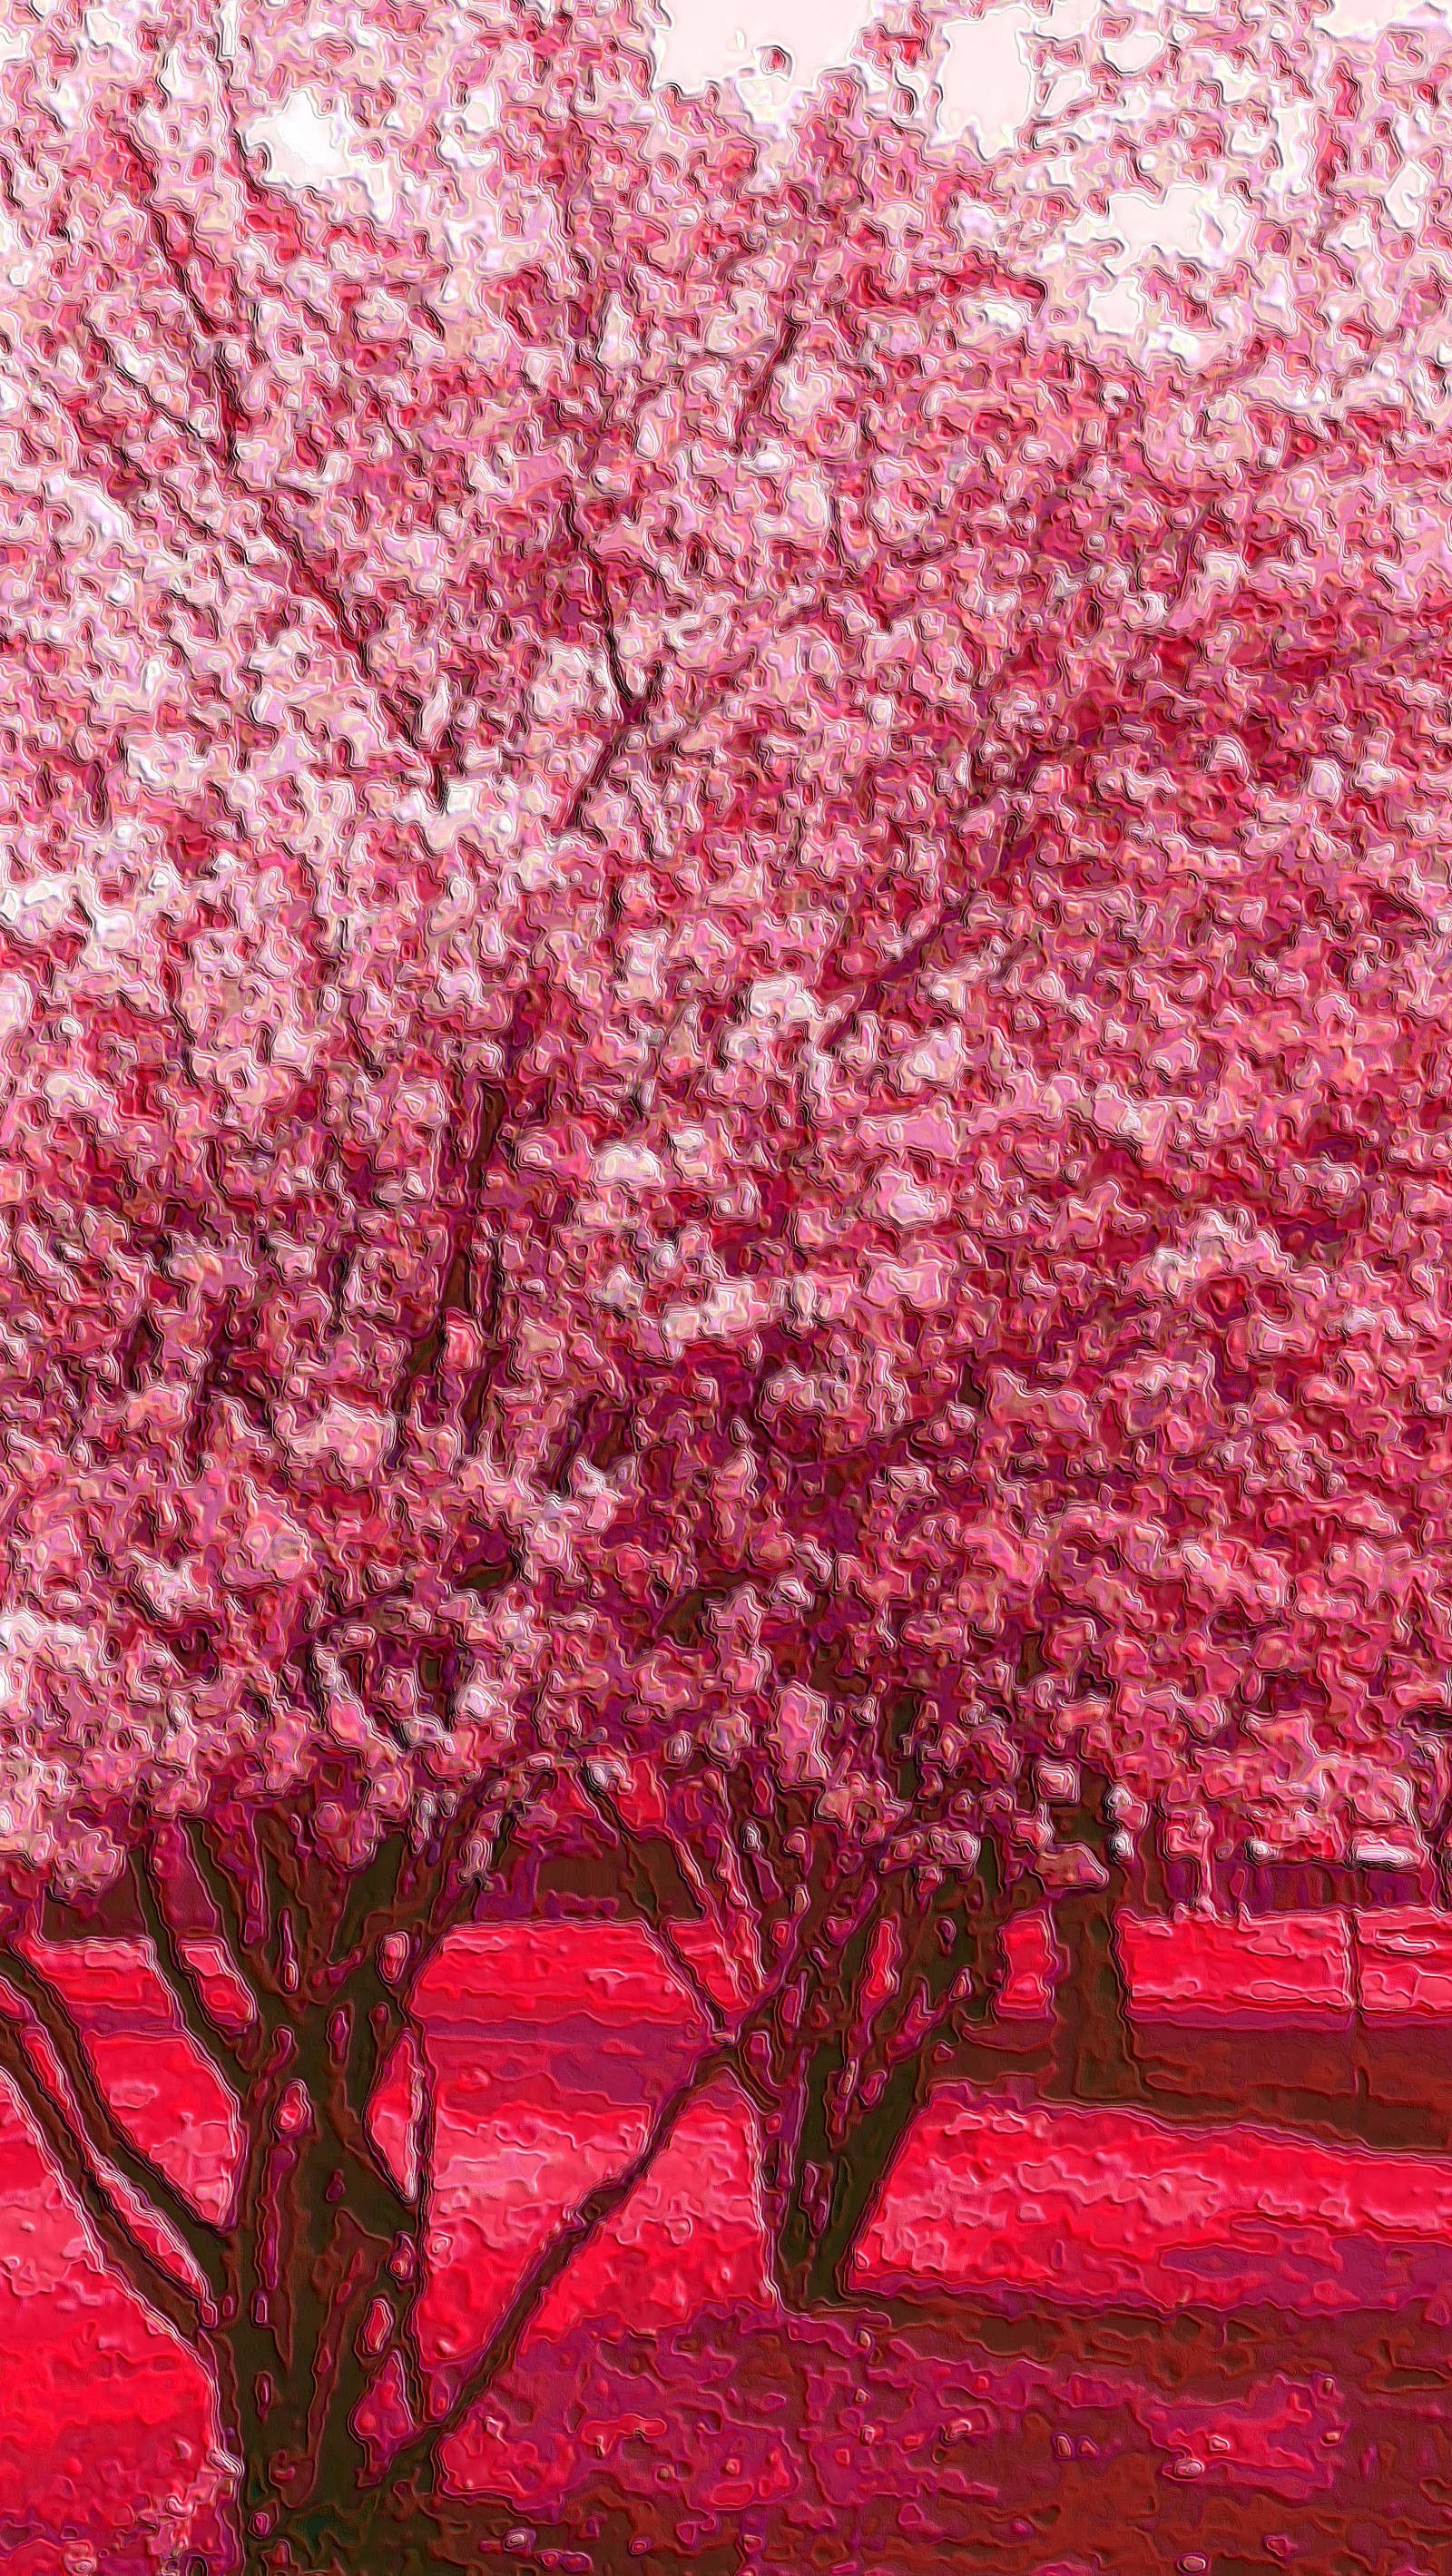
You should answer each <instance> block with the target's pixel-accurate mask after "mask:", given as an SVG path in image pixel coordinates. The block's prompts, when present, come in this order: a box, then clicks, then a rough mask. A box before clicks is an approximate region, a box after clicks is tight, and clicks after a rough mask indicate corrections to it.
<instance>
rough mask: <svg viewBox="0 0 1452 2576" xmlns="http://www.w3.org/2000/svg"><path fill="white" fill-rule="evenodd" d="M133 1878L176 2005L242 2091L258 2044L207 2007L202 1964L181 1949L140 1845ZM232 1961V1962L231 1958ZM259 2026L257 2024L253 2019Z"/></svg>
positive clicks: (191, 2032) (205, 2050) (227, 2079)
mask: <svg viewBox="0 0 1452 2576" xmlns="http://www.w3.org/2000/svg"><path fill="white" fill-rule="evenodd" d="M131 1883H132V1886H133V1888H134V1890H135V1893H136V1902H137V1907H138V1910H139V1912H140V1915H141V1920H142V1922H143V1924H144V1925H145V1927H146V1933H147V1937H148V1939H149V1940H150V1943H151V1947H152V1951H153V1954H154V1956H155V1960H156V1967H157V1973H158V1975H159V1976H160V1978H161V1981H162V1983H163V1985H164V1986H165V1987H166V1990H167V1992H168V1994H169V1995H170V1997H171V1999H172V2002H173V2003H174V2005H175V2006H176V2009H177V2012H178V2013H179V2015H180V2017H181V2022H182V2027H183V2029H184V2030H185V2031H186V2034H187V2037H188V2038H189V2039H190V2040H191V2041H192V2042H193V2044H194V2045H195V2046H196V2047H197V2048H199V2049H200V2050H201V2052H202V2055H203V2056H204V2057H205V2058H206V2060H207V2062H208V2064H209V2065H210V2067H211V2068H212V2070H213V2072H214V2074H216V2075H217V2076H219V2077H220V2079H221V2081H222V2082H223V2083H224V2084H226V2085H227V2086H228V2087H229V2089H230V2090H231V2091H233V2092H234V2093H236V2094H238V2095H239V2096H240V2095H241V2094H242V2093H243V2092H244V2091H245V2088H246V2084H247V2080H248V2078H249V2076H250V2075H251V2074H252V2072H253V2069H254V2066H255V2064H256V2048H255V2044H254V2046H252V2047H244V2046H242V2045H239V2044H237V2043H235V2042H234V2041H232V2040H231V2039H229V2038H228V2037H227V2036H226V2034H225V2033H224V2032H223V2031H222V2030H221V2029H219V2027H218V2024H217V2022H216V2020H215V2019H214V2017H213V2014H212V2012H211V2011H210V2010H209V2008H208V2005H207V2002H206V1999H205V1995H204V1992H203V1988H202V1982H201V1979H200V1977H199V1975H198V1973H197V1970H196V1969H195V1968H194V1967H193V1965H192V1964H191V1962H190V1960H189V1959H188V1958H187V1956H186V1953H185V1952H184V1950H183V1949H182V1946H181V1943H180V1941H179V1940H178V1938H177V1935H176V1931H175V1929H174V1927H173V1925H172V1923H171V1921H170V1919H169V1917H168V1915H167V1912H166V1907H165V1903H164V1901H163V1898H162V1895H161V1890H160V1887H159V1886H158V1884H157V1879H156V1877H155V1876H153V1873H152V1868H151V1865H150V1859H149V1856H148V1855H147V1854H146V1853H145V1852H143V1851H140V1850H137V1851H134V1852H133V1853H132V1855H131ZM228 1964H229V1967H230V1961H229V1963H228ZM233 1973H234V1974H235V1971H233ZM248 1991H250V1990H248ZM253 2010H254V2013H255V2012H256V2010H257V2006H256V1999H255V1998H253ZM256 2028H257V2024H254V2029H256Z"/></svg>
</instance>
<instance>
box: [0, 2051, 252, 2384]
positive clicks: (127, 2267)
mask: <svg viewBox="0 0 1452 2576" xmlns="http://www.w3.org/2000/svg"><path fill="white" fill-rule="evenodd" d="M0 2071H3V2073H4V2074H5V2075H7V2076H8V2077H9V2079H10V2082H11V2083H12V2085H13V2086H14V2088H15V2091H16V2093H17V2094H18V2096H19V2098H20V2101H21V2103H22V2104H23V2106H24V2108H25V2110H26V2112H27V2113H28V2115H29V2117H30V2119H31V2121H32V2122H33V2123H34V2126H35V2127H36V2129H37V2130H38V2131H39V2133H40V2137H41V2140H42V2143H43V2144H44V2146H45V2148H46V2149H47V2151H48V2153H49V2154H50V2156H51V2157H52V2159H53V2160H54V2162H55V2164H56V2166H57V2167H58V2168H59V2171H60V2174H61V2177H62V2179H63V2181H64V2182H65V2183H66V2185H67V2187H68V2188H69V2189H70V2191H72V2192H73V2193H74V2195H75V2197H76V2199H77V2200H78V2201H79V2202H80V2205H81V2208H82V2209H83V2210H84V2212H85V2214H86V2217H87V2218H88V2219H89V2220H90V2222H91V2225H92V2226H93V2227H94V2229H95V2231H96V2235H97V2237H98V2238H99V2240H100V2244H101V2249H102V2252H103V2253H104V2254H106V2255H107V2256H108V2257H109V2259H110V2260H111V2262H113V2263H114V2264H115V2266H116V2268H117V2270H118V2271H119V2272H120V2273H121V2274H122V2275H123V2277H124V2278H125V2279H126V2281H127V2282H128V2283H129V2285H130V2287H131V2288H132V2289H133V2290H134V2291H135V2293H136V2295H137V2297H138V2298H139V2299H142V2300H144V2301H145V2303H146V2305H147V2306H148V2307H152V2308H155V2309H156V2311H157V2313H158V2314H159V2315H160V2316H163V2317H165V2319H166V2321H167V2324H168V2325H169V2326H171V2327H172V2328H173V2329H174V2331H175V2332H176V2333H177V2334H178V2335H180V2336H181V2337H182V2338H183V2340H184V2341H185V2342H187V2343H189V2344H196V2343H198V2342H199V2341H200V2340H201V2339H202V2337H203V2336H204V2334H205V2332H206V2330H207V2328H208V2326H209V2324H210V2322H211V2320H210V2318H209V2316H208V2313H207V2311H206V2310H205V2309H204V2307H203V2305H202V2302H201V2301H200V2300H199V2298H198V2297H197V2295H196V2293H195V2291H192V2290H189V2289H188V2288H187V2287H186V2285H185V2283H184V2282H182V2281H179V2280H178V2279H177V2278H176V2276H175V2275H174V2273H172V2272H171V2271H170V2270H169V2269H168V2267H167V2266H166V2265H165V2264H164V2263H163V2262H162V2261H161V2260H160V2258H159V2256H157V2255H155V2254H153V2253H152V2251H151V2249H150V2247H149V2246H147V2245H146V2244H144V2243H143V2241H142V2239H141V2238H140V2237H139V2236H137V2235H136V2234H135V2232H134V2231H133V2229H132V2227H131V2225H130V2224H129V2222H128V2220H127V2218H126V2215H125V2213H124V2210H123V2208H122V2207H121V2205H120V2204H119V2203H118V2201H117V2199H116V2198H115V2197H114V2196H113V2194H112V2193H111V2191H110V2190H109V2189H108V2188H107V2185H106V2182H105V2180H104V2174H105V2168H106V2164H107V2162H108V2161H109V2160H108V2159H106V2158H104V2157H102V2156H100V2155H98V2154H97V2153H96V2152H95V2151H94V2150H93V2149H92V2148H91V2147H90V2146H89V2144H88V2142H86V2141H85V2140H83V2138H82V2136H81V2134H80V2130H79V2126H78V2123H77V2121H76V2120H75V2119H74V2118H73V2117H71V2116H70V2114H69V2113H68V2111H67V2108H66V2107H65V2105H64V2104H63V2103H62V2102H61V2100H60V2099H59V2098H58V2096H57V2094H56V2092H55V2091H53V2090H52V2088H51V2086H50V2085H49V2084H48V2083H47V2082H46V2080H45V2079H44V2078H43V2077H42V2075H41V2073H40V2070H39V2068H38V2066H37V2065H36V2063H35V2060H34V2058H33V2056H32V2053H31V2050H30V2049H29V2048H28V2047H27V2045H26V2034H25V2031H24V2029H23V2027H22V2025H21V2023H20V2022H19V2021H18V2020H17V2019H15V2018H14V2017H12V2015H11V2014H9V2013H8V2012H0ZM149 2180H150V2177H149V2176H148V2184H149ZM186 2250H187V2251H188V2252H190V2248H189V2247H188V2248H186Z"/></svg>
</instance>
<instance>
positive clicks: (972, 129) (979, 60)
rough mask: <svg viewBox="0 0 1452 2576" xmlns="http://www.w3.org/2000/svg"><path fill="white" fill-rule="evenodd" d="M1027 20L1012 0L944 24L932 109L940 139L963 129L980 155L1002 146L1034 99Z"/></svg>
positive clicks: (1023, 10)
mask: <svg viewBox="0 0 1452 2576" xmlns="http://www.w3.org/2000/svg"><path fill="white" fill-rule="evenodd" d="M1033 25H1034V21H1033V19H1032V17H1031V16H1030V14H1029V11H1028V10H1027V9H1026V8H1024V7H1022V6H1021V5H1019V0H1013V5H1012V6H1010V7H1008V8H1006V9H993V10H990V12H989V14H988V16H987V17H986V18H960V19H959V21H958V23H957V24H956V26H953V27H950V28H949V30H948V46H947V52H946V53H945V55H944V57H943V69H942V72H941V74H940V81H941V89H942V105H941V106H940V108H939V110H938V133H939V135H940V136H941V137H942V139H943V140H944V141H947V142H951V141H952V140H953V139H954V138H955V137H956V136H958V135H961V134H967V135H968V136H970V137H971V139H972V141H973V142H975V143H976V144H977V146H978V149H979V151H980V152H981V153H983V155H984V156H985V158H990V157H991V156H992V155H993V154H995V153H998V152H1003V151H1006V150H1007V148H1008V146H1009V145H1010V144H1011V143H1012V141H1013V139H1014V136H1015V135H1016V134H1017V133H1018V130H1019V128H1020V126H1021V125H1022V124H1023V122H1024V119H1025V117H1026V116H1027V115H1028V112H1029V109H1030V108H1031V107H1032V105H1033V101H1034V86H1035V72H1034V65H1033V62H1032V60H1031V58H1030V55H1029V49H1028V39H1029V36H1030V33H1031V32H1032V29H1033Z"/></svg>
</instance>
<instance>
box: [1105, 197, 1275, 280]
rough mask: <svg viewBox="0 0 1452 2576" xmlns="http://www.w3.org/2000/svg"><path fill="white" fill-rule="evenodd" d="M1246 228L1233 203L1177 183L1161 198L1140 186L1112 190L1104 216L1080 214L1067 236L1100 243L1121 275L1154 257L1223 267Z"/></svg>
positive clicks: (1243, 211)
mask: <svg viewBox="0 0 1452 2576" xmlns="http://www.w3.org/2000/svg"><path fill="white" fill-rule="evenodd" d="M1249 229H1250V216H1249V213H1248V211H1247V209H1246V208H1245V207H1243V206H1240V205H1237V204H1236V202H1235V201H1234V199H1232V198H1229V197H1221V196H1217V195H1213V194H1212V193H1211V192H1210V190H1208V189H1206V188H1203V187H1201V186H1199V185H1197V184H1196V183H1195V182H1193V181H1191V180H1188V179H1177V180H1176V181H1175V182H1174V184H1173V185H1172V186H1171V187H1168V188H1167V189H1166V190H1165V192H1164V195H1163V196H1162V197H1157V196H1152V195H1151V194H1150V192H1149V190H1148V189H1144V188H1118V189H1116V191H1115V193H1114V195H1113V196H1112V197H1111V198H1110V200H1109V206H1108V211H1107V212H1106V213H1105V214H1103V215H1081V216H1080V218H1079V220H1078V222H1077V223H1076V224H1072V225H1071V226H1070V228H1069V231H1068V233H1067V235H1066V236H1065V238H1066V239H1067V240H1069V241H1071V242H1084V243H1090V242H1093V243H1102V244H1103V245H1104V247H1105V248H1106V249H1107V250H1109V251H1110V252H1111V254H1112V257H1111V261H1110V265H1111V266H1112V268H1113V269H1114V270H1115V271H1116V273H1118V274H1120V275H1122V274H1123V273H1124V272H1125V271H1126V270H1128V269H1130V268H1136V269H1137V268H1142V267H1144V266H1146V265H1147V264H1148V262H1149V261H1150V259H1151V258H1153V257H1154V256H1155V255H1156V254H1157V253H1158V254H1161V255H1163V256H1165V257H1168V258H1170V259H1193V260H1198V261H1199V262H1200V263H1201V265H1202V266H1204V267H1206V268H1222V267H1224V265H1225V264H1226V262H1227V261H1228V260H1232V259H1234V257H1235V255H1236V253H1237V251H1238V250H1240V248H1241V247H1242V245H1243V243H1244V241H1245V238H1246V235H1247V233H1248V232H1249Z"/></svg>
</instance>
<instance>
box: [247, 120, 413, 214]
mask: <svg viewBox="0 0 1452 2576" xmlns="http://www.w3.org/2000/svg"><path fill="white" fill-rule="evenodd" d="M247 140H248V142H249V143H250V144H251V145H252V147H253V149H254V150H255V151H260V152H265V153H266V155H267V176H268V179H269V181H270V182H271V184H272V185H273V186H274V187H283V188H311V189H313V190H315V191H316V192H317V194H318V195H320V196H330V195H333V194H335V193H336V192H337V191H338V190H339V189H340V188H361V189H362V190H363V192H364V194H365V195H366V196H367V198H368V201H369V204H370V206H371V207H372V210H373V214H374V218H375V220H376V221H377V222H379V223H386V222H387V221H388V218H389V216H390V215H391V213H392V212H393V199H394V188H393V175H392V172H391V171H390V169H389V167H388V164H387V163H386V162H385V161H383V160H379V159H375V158H374V156H373V154H372V153H371V152H370V151H369V150H368V149H367V146H366V144H365V142H364V139H363V137H362V135H361V134H360V133H359V131H358V129H357V127H356V126H355V125H354V123H353V120H352V118H351V117H350V116H349V114H348V112H347V110H346V109H345V108H322V107H320V106H319V105H318V102H317V100H316V98H315V97H314V96H313V93H312V91H311V90H308V89H299V90H294V91H293V94H292V96H291V98H289V99H288V100H287V101H286V103H285V104H284V105H283V106H282V107H277V108H274V109H273V110H272V112H271V114H270V115H268V116H260V117H258V118H257V120H256V122H255V123H254V124H253V125H251V126H250V127H249V128H248V133H247Z"/></svg>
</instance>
